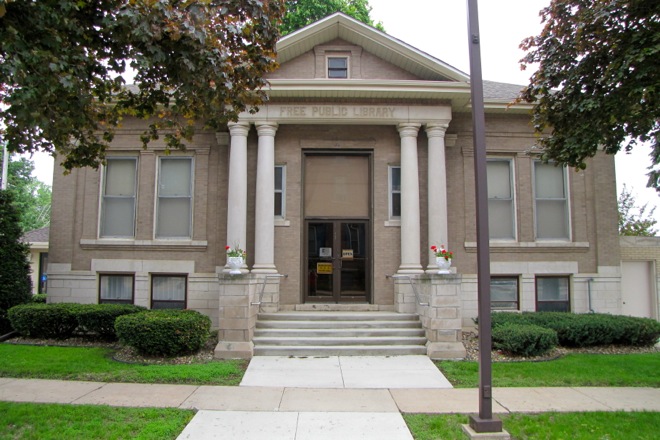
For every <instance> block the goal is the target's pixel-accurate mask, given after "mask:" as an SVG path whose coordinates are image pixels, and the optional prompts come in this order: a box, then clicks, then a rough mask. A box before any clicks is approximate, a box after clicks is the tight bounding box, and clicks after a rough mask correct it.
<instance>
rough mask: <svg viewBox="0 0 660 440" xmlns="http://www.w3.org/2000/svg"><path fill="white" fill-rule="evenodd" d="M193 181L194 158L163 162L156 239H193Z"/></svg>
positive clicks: (159, 181) (170, 159) (162, 158)
mask: <svg viewBox="0 0 660 440" xmlns="http://www.w3.org/2000/svg"><path fill="white" fill-rule="evenodd" d="M192 178H193V160H192V158H190V157H161V158H160V172H159V173H158V215H157V218H156V237H157V238H190V237H192V186H193V184H192Z"/></svg>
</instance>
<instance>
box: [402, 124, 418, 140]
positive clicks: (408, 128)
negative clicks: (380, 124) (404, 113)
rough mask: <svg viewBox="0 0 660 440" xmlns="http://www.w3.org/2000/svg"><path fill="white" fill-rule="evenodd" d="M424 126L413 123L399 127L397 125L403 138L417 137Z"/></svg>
mask: <svg viewBox="0 0 660 440" xmlns="http://www.w3.org/2000/svg"><path fill="white" fill-rule="evenodd" d="M421 126H422V124H418V123H413V122H404V123H401V124H399V125H397V127H396V128H397V130H399V134H400V135H401V137H402V138H404V137H417V134H418V133H419V128H420V127H421Z"/></svg>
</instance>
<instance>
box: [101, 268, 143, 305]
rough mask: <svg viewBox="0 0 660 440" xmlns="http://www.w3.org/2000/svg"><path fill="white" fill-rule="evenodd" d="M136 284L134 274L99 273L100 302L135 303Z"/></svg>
mask: <svg viewBox="0 0 660 440" xmlns="http://www.w3.org/2000/svg"><path fill="white" fill-rule="evenodd" d="M134 285H135V283H134V276H133V275H125V274H101V275H99V303H101V304H104V303H119V304H133V286H134Z"/></svg>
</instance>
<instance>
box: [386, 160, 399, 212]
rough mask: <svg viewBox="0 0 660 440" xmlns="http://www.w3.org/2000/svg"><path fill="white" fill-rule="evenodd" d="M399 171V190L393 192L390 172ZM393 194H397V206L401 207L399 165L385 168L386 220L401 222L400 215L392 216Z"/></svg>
mask: <svg viewBox="0 0 660 440" xmlns="http://www.w3.org/2000/svg"><path fill="white" fill-rule="evenodd" d="M395 169H398V170H399V189H398V190H394V188H393V186H392V183H393V182H392V172H393V170H395ZM394 194H399V206H401V165H389V166H388V167H387V204H388V218H389V219H390V220H401V213H399V215H394V212H393V211H394V200H393V199H394Z"/></svg>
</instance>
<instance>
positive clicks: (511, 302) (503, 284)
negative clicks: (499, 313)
mask: <svg viewBox="0 0 660 440" xmlns="http://www.w3.org/2000/svg"><path fill="white" fill-rule="evenodd" d="M519 298H520V296H519V293H518V277H500V276H494V277H491V279H490V308H491V309H492V310H518V308H519V303H520V299H519Z"/></svg>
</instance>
